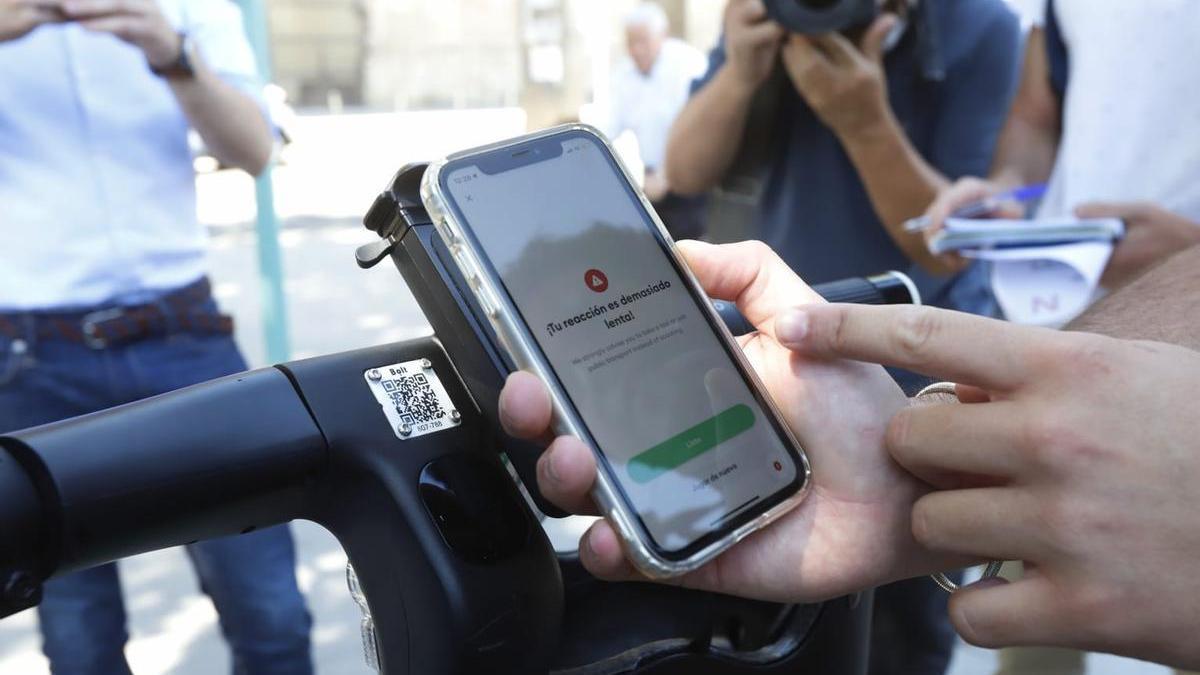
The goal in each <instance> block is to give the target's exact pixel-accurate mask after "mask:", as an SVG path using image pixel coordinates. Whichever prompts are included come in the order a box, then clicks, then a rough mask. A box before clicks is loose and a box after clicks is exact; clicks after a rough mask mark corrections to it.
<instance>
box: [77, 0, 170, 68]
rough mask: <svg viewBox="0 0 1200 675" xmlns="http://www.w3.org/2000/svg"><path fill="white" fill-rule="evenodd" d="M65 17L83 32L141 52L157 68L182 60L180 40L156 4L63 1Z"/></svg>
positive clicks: (136, 0) (148, 1) (143, 0)
mask: <svg viewBox="0 0 1200 675" xmlns="http://www.w3.org/2000/svg"><path fill="white" fill-rule="evenodd" d="M62 10H63V13H64V14H65V15H66V17H67V18H68V19H70V20H72V21H76V22H78V23H79V25H81V26H83V27H84V28H86V29H88V30H92V31H96V32H99V33H109V34H111V35H113V36H114V37H117V38H118V39H121V40H124V41H125V42H128V43H129V44H131V45H133V46H135V47H137V48H138V49H140V50H142V53H144V54H145V55H146V61H147V62H148V63H149V64H150V65H151V66H154V67H158V68H162V67H166V66H169V65H170V64H171V63H172V62H174V61H175V59H176V58H178V57H179V50H180V48H181V38H180V37H179V33H178V32H177V31H176V30H175V28H174V27H173V26H171V23H170V22H169V21H167V18H166V17H165V16H164V15H163V13H162V9H161V8H159V6H158V2H157V1H156V0H62Z"/></svg>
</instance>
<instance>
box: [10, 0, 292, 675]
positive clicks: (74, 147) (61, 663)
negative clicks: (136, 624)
mask: <svg viewBox="0 0 1200 675" xmlns="http://www.w3.org/2000/svg"><path fill="white" fill-rule="evenodd" d="M260 92H261V88H260V84H259V82H258V79H257V74H256V67H255V62H254V56H253V53H252V52H251V49H250V45H249V44H248V42H247V40H246V37H245V34H244V32H243V28H242V21H241V13H240V12H239V11H238V9H237V7H236V6H235V5H233V4H232V3H230V2H228V1H227V0H163V2H162V5H161V6H160V5H159V4H158V3H157V2H155V0H36V1H33V0H0V100H3V101H4V104H3V105H2V106H0V204H3V205H4V206H3V208H2V209H0V228H2V230H3V236H4V245H3V246H0V430H4V431H9V430H15V429H21V428H24V427H29V426H34V425H39V424H45V423H48V422H53V421H55V420H60V419H64V418H67V417H73V416H76V415H82V414H85V413H89V412H93V411H96V410H100V409H104V408H109V407H112V406H116V405H120V404H123V403H128V402H130V401H134V400H137V399H140V398H145V397H148V396H153V395H156V394H161V393H163V392H166V391H169V390H172V389H177V388H180V387H184V386H188V385H191V384H196V383H198V382H203V381H206V380H210V379H213V378H216V377H220V376H223V375H228V374H230V373H235V372H239V371H242V370H244V369H245V367H246V364H245V362H244V361H243V360H242V357H241V355H240V353H239V352H238V349H237V346H236V345H235V344H234V341H233V337H232V322H231V320H230V319H229V318H228V317H227V316H224V315H222V314H221V313H220V312H219V310H218V309H217V307H216V304H215V303H214V301H213V299H212V296H211V294H210V290H209V283H208V280H207V277H206V263H205V232H204V228H203V227H202V226H201V225H200V223H199V222H198V221H197V218H196V193H195V177H194V175H193V168H192V157H191V156H190V154H189V152H188V145H187V131H188V128H189V126H191V127H194V128H195V129H196V131H198V132H199V134H200V135H201V136H202V137H203V139H204V142H205V144H206V145H207V146H208V148H210V149H211V150H212V152H213V154H214V155H215V156H216V157H217V158H218V159H220V160H221V161H223V162H225V163H226V164H229V165H231V166H235V167H239V168H241V169H244V170H246V171H248V172H250V173H254V174H257V173H260V172H261V171H263V169H264V168H265V167H266V166H267V163H268V161H269V159H270V155H271V152H272V143H273V138H272V131H271V127H270V125H269V123H268V122H267V119H266V117H265V116H264V108H263V104H262V102H261V100H259V95H260ZM187 552H188V554H189V555H190V557H191V560H192V562H193V565H194V567H195V569H196V572H197V575H198V576H199V579H200V585H201V587H202V588H203V590H204V592H205V593H207V594H208V595H209V596H210V597H211V598H212V600H213V603H214V604H215V606H216V608H217V611H218V613H219V615H220V620H221V628H222V631H223V632H224V634H225V637H226V639H227V640H228V641H229V643H230V646H231V648H232V651H233V671H234V672H235V673H238V674H247V675H258V674H268V673H269V674H281V675H283V674H286V675H293V674H297V675H306V674H308V673H311V672H312V660H311V656H310V652H309V632H310V629H311V619H310V617H309V614H308V610H307V608H306V607H305V603H304V599H303V597H302V596H301V594H300V591H299V589H298V587H297V584H296V577H295V550H294V546H293V542H292V538H291V534H290V531H289V530H288V529H287V528H286V527H276V528H270V529H267V530H263V531H260V532H255V533H253V534H249V535H245V536H241V537H231V538H227V539H220V540H214V541H208V542H201V543H197V544H193V545H191V546H189V547H188V549H187ZM39 618H40V623H41V629H42V635H43V649H44V651H45V653H46V656H47V657H48V658H49V660H50V666H51V669H52V671H53V672H54V673H55V675H82V674H89V673H95V674H96V675H118V674H121V673H125V674H128V673H129V672H130V670H129V665H128V663H127V662H126V659H125V654H124V647H125V643H126V641H127V640H128V637H129V635H128V630H127V626H126V615H125V609H124V603H123V601H122V597H121V588H120V581H119V578H118V574H117V568H116V566H115V565H104V566H101V567H97V568H94V569H90V570H85V571H82V572H78V573H74V574H70V575H67V576H64V577H62V578H59V579H55V580H53V581H50V582H48V583H47V584H46V585H45V597H44V599H43V601H42V604H41V606H40V608H39Z"/></svg>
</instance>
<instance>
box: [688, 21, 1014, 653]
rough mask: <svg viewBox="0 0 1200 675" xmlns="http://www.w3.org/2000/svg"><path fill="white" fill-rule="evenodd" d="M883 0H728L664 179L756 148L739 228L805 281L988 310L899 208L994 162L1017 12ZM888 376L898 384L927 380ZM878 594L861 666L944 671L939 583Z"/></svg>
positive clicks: (982, 296)
mask: <svg viewBox="0 0 1200 675" xmlns="http://www.w3.org/2000/svg"><path fill="white" fill-rule="evenodd" d="M880 6H881V8H882V9H884V10H885V11H884V12H883V13H881V15H880V17H879V18H878V19H877V20H876V21H875V22H874V23H873V24H872V25H870V26H869V27H868V28H866V29H865V31H863V32H862V33H861V35H856V36H854V38H855V39H851V38H850V37H847V36H846V35H842V34H825V35H816V36H805V35H799V34H790V33H789V32H788V31H787V30H786V29H785V28H784V27H783V26H780V25H779V24H777V23H775V22H773V21H772V20H771V19H770V18H769V17H768V15H767V12H766V7H765V6H764V4H763V2H762V0H730V1H729V3H728V5H727V6H726V10H725V18H724V21H725V23H724V33H723V36H722V41H721V43H720V44H718V45H717V47H716V48H715V49H714V50H713V52H712V54H711V57H710V65H709V69H708V72H707V74H706V75H705V77H704V78H703V79H702V80H700V81H698V82H697V83H696V85H695V87H694V91H693V95H692V98H691V100H690V101H689V102H688V104H687V106H686V107H685V108H684V110H683V112H682V113H681V114H680V116H679V118H678V120H677V121H676V123H675V127H674V128H673V130H672V132H671V138H670V142H669V144H668V149H667V162H666V165H667V174H668V175H670V176H671V180H672V186H673V189H675V190H677V191H679V192H681V193H684V194H700V193H703V192H705V191H708V190H711V189H713V188H714V187H716V186H718V184H720V183H721V182H722V181H723V180H724V179H725V177H726V175H727V173H728V172H730V171H731V169H732V168H733V167H734V166H735V163H743V162H745V161H746V160H745V159H744V158H743V157H740V155H741V154H742V153H744V152H746V151H751V152H760V153H761V154H762V157H760V158H756V159H752V160H751V163H752V164H761V165H762V166H761V167H757V166H756V167H752V169H753V170H755V171H758V173H759V174H760V176H761V182H762V189H761V195H760V196H759V199H758V203H757V206H756V210H755V213H754V215H753V218H752V219H753V223H752V225H751V227H750V228H749V234H750V236H753V237H756V238H760V239H762V240H763V241H765V242H766V243H767V244H768V245H769V246H770V247H771V248H772V249H774V250H775V251H776V253H778V254H779V255H780V256H781V257H782V258H783V259H784V261H785V262H786V263H787V264H788V266H790V267H791V268H792V269H794V270H795V271H796V272H797V273H798V274H799V275H800V276H801V277H802V278H804V279H805V280H806V281H807V282H809V283H822V282H826V281H832V280H835V279H841V278H844V277H848V276H867V275H872V274H877V273H879V272H883V271H886V270H889V269H895V270H901V271H906V272H909V273H910V275H911V276H912V277H913V278H914V280H915V281H916V282H917V284H918V287H919V288H920V290H921V292H922V295H923V296H924V298H925V300H926V302H927V303H929V304H933V305H938V306H942V307H950V308H954V309H961V310H965V311H970V312H974V313H979V314H994V313H996V311H997V308H996V305H995V300H994V298H993V297H992V295H991V292H990V289H989V286H988V281H987V274H986V270H984V269H983V268H982V267H981V266H979V265H976V266H971V267H965V264H964V263H963V262H962V261H961V260H958V259H955V258H951V257H942V258H939V257H935V256H933V255H931V254H930V253H929V251H928V249H927V248H926V246H925V242H924V239H923V238H922V237H921V236H920V235H919V234H918V235H914V234H911V233H908V232H905V230H904V223H905V221H907V220H909V219H910V218H913V217H915V216H919V215H921V214H922V213H923V212H924V211H925V210H926V209H927V208H928V206H929V204H930V203H931V202H932V201H933V200H934V198H935V197H936V196H937V195H938V194H939V192H940V191H941V190H943V189H945V188H946V187H947V186H948V185H949V184H950V181H951V180H953V179H955V178H958V177H960V176H964V175H972V174H973V173H974V172H975V171H977V170H979V169H980V168H981V167H987V166H988V165H989V164H990V163H991V161H992V150H993V148H994V145H995V142H996V137H997V135H998V134H999V132H1000V128H1001V125H1002V124H1003V121H1004V116H1005V113H1006V112H1007V110H1008V107H1009V103H1010V101H1011V95H1012V92H1013V91H1014V89H1015V86H1016V82H1017V75H1018V71H1019V69H1018V65H1019V58H1020V39H1021V31H1020V25H1019V21H1018V20H1017V18H1016V16H1015V15H1014V14H1013V13H1012V12H1011V11H1010V10H1009V9H1008V7H1007V6H1006V5H1005V4H1004V3H1003V2H1002V0H921V1H920V2H909V1H907V0H903V1H899V2H893V1H891V0H888V1H886V2H881V3H880ZM764 101H766V103H765V105H766V107H767V116H766V117H765V118H764V117H762V112H760V111H761V109H762V108H763V107H764ZM764 121H765V122H766V123H765V124H764ZM743 146H745V147H743ZM896 376H897V377H898V378H899V379H900V380H901V383H902V385H903V386H904V388H905V389H906V391H908V393H914V392H915V390H916V389H917V388H919V387H920V385H921V384H922V383H923V382H922V380H921V378H919V377H918V376H917V375H915V374H909V373H896ZM875 602H876V608H875V619H874V625H873V628H872V630H873V644H872V658H871V672H872V674H873V675H887V674H891V673H895V674H896V675H926V674H928V675H940V674H941V673H943V672H945V670H946V668H947V666H948V665H949V662H950V657H951V654H952V652H953V645H954V632H953V630H952V629H951V627H950V625H949V622H948V621H947V619H946V597H945V594H943V593H941V591H940V590H938V589H937V587H936V586H934V585H932V584H931V583H929V582H928V581H926V580H913V581H906V582H900V583H898V584H893V585H891V586H887V587H884V588H882V589H880V590H879V592H878V593H877V595H876V600H875Z"/></svg>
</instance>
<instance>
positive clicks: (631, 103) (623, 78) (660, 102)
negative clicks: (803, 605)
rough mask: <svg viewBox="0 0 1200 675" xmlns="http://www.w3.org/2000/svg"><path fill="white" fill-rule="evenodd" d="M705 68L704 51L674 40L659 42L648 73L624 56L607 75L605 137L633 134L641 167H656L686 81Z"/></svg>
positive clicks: (663, 154) (686, 87)
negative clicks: (608, 104) (608, 107)
mask: <svg viewBox="0 0 1200 675" xmlns="http://www.w3.org/2000/svg"><path fill="white" fill-rule="evenodd" d="M707 69H708V60H707V59H706V58H704V54H701V53H700V51H699V50H697V49H696V48H694V47H692V46H691V45H688V44H687V43H685V42H683V41H682V40H677V39H675V38H667V39H666V40H665V41H663V46H662V51H660V52H659V54H658V59H657V60H655V62H654V67H653V68H651V69H650V74H649V75H644V74H642V72H641V71H639V70H638V69H637V66H635V65H634V64H633V60H632V59H625V61H623V62H622V63H621V65H620V66H618V67H617V69H616V71H615V72H614V73H613V81H612V112H611V115H610V117H609V125H608V128H607V129H605V131H606V132H607V133H608V135H609V137H610V138H616V137H617V136H620V135H621V134H622V133H624V132H626V131H629V132H631V133H633V135H634V137H635V138H637V141H638V148H639V151H640V152H641V156H642V161H643V162H644V163H645V165H646V166H647V167H648V168H651V169H658V170H661V169H662V165H663V160H664V159H665V158H666V154H667V134H669V133H670V131H671V124H673V123H674V122H675V118H676V117H677V116H678V115H679V111H680V110H683V106H684V104H686V103H687V100H688V94H689V92H690V89H691V84H692V80H695V79H696V78H698V77H700V76H701V75H703V74H704V71H705V70H707Z"/></svg>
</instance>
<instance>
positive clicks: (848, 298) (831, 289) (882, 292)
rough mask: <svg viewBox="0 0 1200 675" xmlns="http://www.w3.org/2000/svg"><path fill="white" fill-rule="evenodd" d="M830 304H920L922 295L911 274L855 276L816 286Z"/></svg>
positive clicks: (892, 273) (818, 292) (890, 273)
mask: <svg viewBox="0 0 1200 675" xmlns="http://www.w3.org/2000/svg"><path fill="white" fill-rule="evenodd" d="M813 290H814V291H816V292H817V294H818V295H820V296H821V297H823V298H825V299H826V300H828V301H829V302H834V303H850V304H855V305H919V304H921V294H920V292H918V291H917V287H916V285H915V284H913V282H912V279H909V278H908V275H906V274H903V273H901V272H885V273H883V274H879V275H876V276H873V277H854V278H850V279H842V280H840V281H831V282H829V283H826V284H818V285H816V286H814V287H813Z"/></svg>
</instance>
